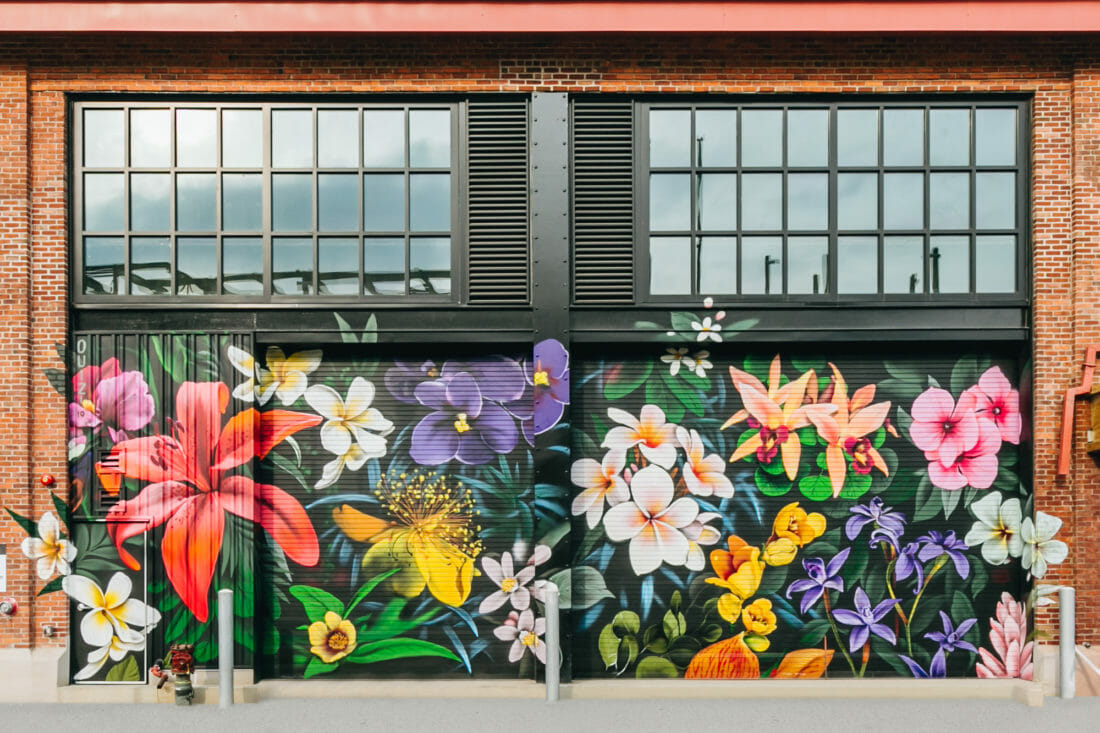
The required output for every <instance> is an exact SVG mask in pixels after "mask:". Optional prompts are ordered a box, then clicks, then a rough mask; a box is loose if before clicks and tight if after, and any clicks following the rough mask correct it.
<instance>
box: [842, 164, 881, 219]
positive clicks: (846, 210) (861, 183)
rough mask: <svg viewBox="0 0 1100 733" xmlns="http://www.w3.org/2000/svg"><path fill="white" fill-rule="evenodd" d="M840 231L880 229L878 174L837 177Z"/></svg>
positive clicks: (848, 174) (850, 174) (843, 174)
mask: <svg viewBox="0 0 1100 733" xmlns="http://www.w3.org/2000/svg"><path fill="white" fill-rule="evenodd" d="M836 187H837V201H836V219H837V228H838V229H875V228H877V227H878V174H877V173H840V174H838V175H837V177H836Z"/></svg>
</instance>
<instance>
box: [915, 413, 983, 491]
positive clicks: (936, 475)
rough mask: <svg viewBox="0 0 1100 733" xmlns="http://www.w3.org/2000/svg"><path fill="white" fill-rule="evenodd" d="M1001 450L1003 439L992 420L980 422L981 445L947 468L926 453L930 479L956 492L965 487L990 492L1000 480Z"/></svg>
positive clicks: (958, 458) (935, 457)
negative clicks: (999, 453)
mask: <svg viewBox="0 0 1100 733" xmlns="http://www.w3.org/2000/svg"><path fill="white" fill-rule="evenodd" d="M1000 449H1001V435H1000V433H999V432H998V430H997V426H996V425H994V424H993V421H992V420H986V419H985V418H984V417H983V418H978V442H977V443H975V444H974V447H973V448H971V449H970V450H967V451H965V452H963V453H962V454H960V455H958V456H956V457H955V460H954V462H953V463H951V465H949V466H945V465H944V464H943V462H942V460H941V458H939V457H938V456H937V455H936V454H935V453H931V452H929V453H925V454H924V457H925V458H927V459H928V460H929V461H930V463H929V464H928V478H929V479H930V480H931V481H932V485H933V486H938V487H940V488H941V489H947V490H948V491H955V490H957V489H961V488H963V487H964V486H973V487H974V488H975V489H988V488H989V487H990V486H992V485H993V481H994V480H995V479H996V478H997V451H999V450H1000Z"/></svg>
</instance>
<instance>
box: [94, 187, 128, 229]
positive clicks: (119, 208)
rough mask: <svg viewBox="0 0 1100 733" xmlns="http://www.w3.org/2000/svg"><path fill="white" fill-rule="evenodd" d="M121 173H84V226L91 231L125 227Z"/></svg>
mask: <svg viewBox="0 0 1100 733" xmlns="http://www.w3.org/2000/svg"><path fill="white" fill-rule="evenodd" d="M122 188H123V179H122V174H121V173H85V174H84V228H85V229H87V230H89V231H93V232H117V231H122V230H123V229H125V228H126V223H125V221H123V220H124V218H125V217H124V216H123V202H122Z"/></svg>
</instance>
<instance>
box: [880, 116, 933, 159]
mask: <svg viewBox="0 0 1100 733" xmlns="http://www.w3.org/2000/svg"><path fill="white" fill-rule="evenodd" d="M882 158H883V163H884V164H885V165H924V110H922V109H885V110H883V111H882Z"/></svg>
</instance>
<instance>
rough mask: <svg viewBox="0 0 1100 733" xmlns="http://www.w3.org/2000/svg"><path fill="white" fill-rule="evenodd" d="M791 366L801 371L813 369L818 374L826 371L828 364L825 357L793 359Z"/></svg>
mask: <svg viewBox="0 0 1100 733" xmlns="http://www.w3.org/2000/svg"><path fill="white" fill-rule="evenodd" d="M791 366H792V367H794V368H795V369H797V370H798V371H799V373H802V374H804V373H806V372H808V371H810V370H811V369H813V370H814V371H815V372H817V373H818V374H821V373H822V372H824V371H825V369H826V367H827V366H828V365H827V364H826V363H825V360H824V359H791Z"/></svg>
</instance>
